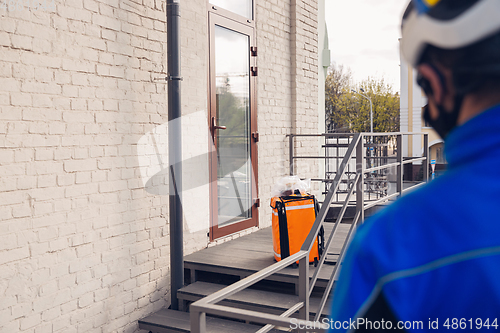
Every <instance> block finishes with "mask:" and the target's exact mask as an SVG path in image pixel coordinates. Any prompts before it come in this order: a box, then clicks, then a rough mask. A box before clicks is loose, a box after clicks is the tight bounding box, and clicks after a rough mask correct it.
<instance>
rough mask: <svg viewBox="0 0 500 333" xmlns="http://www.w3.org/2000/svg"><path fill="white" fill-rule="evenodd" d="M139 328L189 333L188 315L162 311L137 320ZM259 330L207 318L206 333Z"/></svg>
mask: <svg viewBox="0 0 500 333" xmlns="http://www.w3.org/2000/svg"><path fill="white" fill-rule="evenodd" d="M139 328H140V329H141V330H146V331H149V332H152V333H189V332H191V328H190V320H189V313H187V312H182V311H175V310H169V309H162V310H160V311H158V312H155V313H153V314H151V315H149V316H147V317H146V318H143V319H141V320H139ZM259 328H261V326H258V325H250V324H245V323H242V322H237V321H232V320H224V319H220V318H214V317H208V316H207V333H235V332H238V333H255V332H256V331H257V330H258V329H259ZM270 332H273V333H279V332H283V331H278V330H271V331H270Z"/></svg>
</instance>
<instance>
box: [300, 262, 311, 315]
mask: <svg viewBox="0 0 500 333" xmlns="http://www.w3.org/2000/svg"><path fill="white" fill-rule="evenodd" d="M299 302H303V303H304V306H303V307H302V308H301V309H300V310H299V318H300V319H304V320H309V254H308V255H306V256H305V257H304V258H302V259H300V260H299Z"/></svg>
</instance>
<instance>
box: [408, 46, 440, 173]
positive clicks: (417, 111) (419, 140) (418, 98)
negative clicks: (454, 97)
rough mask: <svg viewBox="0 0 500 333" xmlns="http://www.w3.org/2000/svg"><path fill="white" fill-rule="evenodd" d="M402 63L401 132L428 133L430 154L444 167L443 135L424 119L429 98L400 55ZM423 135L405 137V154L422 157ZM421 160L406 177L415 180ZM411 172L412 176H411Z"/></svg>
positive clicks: (431, 157)
mask: <svg viewBox="0 0 500 333" xmlns="http://www.w3.org/2000/svg"><path fill="white" fill-rule="evenodd" d="M400 63H401V65H400V66H401V99H400V103H401V104H400V106H401V107H400V109H401V111H400V112H401V116H400V121H401V132H415V133H428V135H429V154H430V155H429V156H430V159H435V160H436V164H437V168H438V169H441V168H443V167H444V164H445V163H446V162H445V158H444V146H443V140H442V139H441V137H440V136H439V135H438V134H437V133H436V132H435V131H434V130H433V129H432V127H430V126H429V125H428V124H426V123H425V122H424V120H423V119H422V108H423V107H424V106H425V105H426V104H427V98H426V97H425V94H424V92H423V91H422V89H421V88H420V87H419V85H418V84H417V81H416V79H417V71H416V70H415V69H413V68H412V67H411V66H409V65H408V63H407V62H406V61H405V60H404V58H403V56H402V55H401V56H400ZM423 145H424V143H423V137H422V136H419V135H414V136H413V139H409V138H408V136H404V137H403V147H404V148H403V156H405V157H406V156H407V157H421V156H422V155H423ZM420 165H421V162H415V164H414V165H413V169H412V170H410V169H408V170H405V177H406V179H408V180H413V179H414V178H415V177H416V176H417V175H418V172H419V171H420ZM409 173H411V175H412V176H411V177H412V178H409V177H410V176H409Z"/></svg>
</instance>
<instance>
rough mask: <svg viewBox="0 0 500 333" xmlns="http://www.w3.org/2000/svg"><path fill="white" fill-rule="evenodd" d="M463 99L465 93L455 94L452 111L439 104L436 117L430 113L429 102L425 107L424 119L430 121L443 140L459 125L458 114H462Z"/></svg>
mask: <svg viewBox="0 0 500 333" xmlns="http://www.w3.org/2000/svg"><path fill="white" fill-rule="evenodd" d="M463 99H464V95H463V94H457V95H456V96H455V103H454V106H453V110H452V111H451V112H448V111H446V110H445V108H444V107H443V105H441V104H439V105H437V109H438V111H439V114H438V117H437V118H436V119H432V118H431V115H430V113H429V104H427V105H426V106H425V107H424V114H423V116H424V120H425V121H427V123H429V125H431V126H432V127H433V128H434V130H436V132H437V134H439V136H440V137H441V138H442V139H443V140H444V139H445V138H446V137H447V136H448V134H449V133H450V132H451V130H453V129H454V128H455V127H457V122H458V115H459V114H460V109H461V108H462V102H463Z"/></svg>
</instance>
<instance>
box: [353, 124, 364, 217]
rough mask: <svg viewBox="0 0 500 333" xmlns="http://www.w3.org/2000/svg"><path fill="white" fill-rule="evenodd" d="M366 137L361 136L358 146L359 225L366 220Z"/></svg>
mask: <svg viewBox="0 0 500 333" xmlns="http://www.w3.org/2000/svg"><path fill="white" fill-rule="evenodd" d="M363 140H364V135H363V134H361V137H360V138H359V141H358V144H357V146H356V176H357V175H358V174H361V175H360V177H359V178H358V181H357V183H356V184H353V186H356V211H357V212H360V216H359V223H363V221H364V220H365V192H364V181H365V147H364V144H363Z"/></svg>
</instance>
